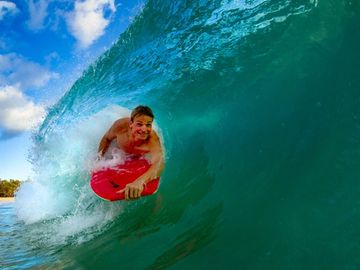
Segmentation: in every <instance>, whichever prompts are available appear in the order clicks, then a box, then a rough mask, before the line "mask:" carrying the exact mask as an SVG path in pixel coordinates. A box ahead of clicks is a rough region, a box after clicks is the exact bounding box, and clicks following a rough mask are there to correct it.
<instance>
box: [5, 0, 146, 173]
mask: <svg viewBox="0 0 360 270" xmlns="http://www.w3.org/2000/svg"><path fill="white" fill-rule="evenodd" d="M143 2H144V0H142V1H141V0H118V1H116V0H81V1H80V0H76V1H68V0H27V1H25V0H23V1H10V0H9V1H0V178H1V179H20V180H26V179H28V178H31V174H32V173H31V165H30V164H29V163H28V161H27V156H28V151H29V148H30V147H31V140H30V137H31V132H32V131H33V130H34V129H36V127H37V126H38V125H39V124H41V122H42V121H43V119H44V117H45V116H46V112H47V109H48V108H49V107H50V106H51V105H53V104H54V103H56V101H57V100H58V99H59V98H60V97H61V96H62V95H63V94H64V93H65V92H66V91H67V90H68V89H69V88H70V87H71V86H72V84H73V83H74V82H75V80H76V79H77V78H79V77H80V76H81V74H82V72H83V71H84V69H86V67H87V66H88V65H89V64H90V63H92V62H93V61H94V60H95V59H96V58H97V57H98V56H99V55H101V54H102V53H103V52H104V51H105V50H106V49H108V48H110V47H111V44H112V43H113V42H115V41H116V40H117V39H118V37H119V35H120V34H121V33H122V32H123V31H124V30H125V29H126V28H127V27H128V25H129V24H130V23H131V21H132V20H133V18H134V17H135V16H136V15H137V14H139V13H140V12H141V9H142V7H143V5H144V4H143Z"/></svg>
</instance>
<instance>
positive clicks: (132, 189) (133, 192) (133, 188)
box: [116, 180, 144, 200]
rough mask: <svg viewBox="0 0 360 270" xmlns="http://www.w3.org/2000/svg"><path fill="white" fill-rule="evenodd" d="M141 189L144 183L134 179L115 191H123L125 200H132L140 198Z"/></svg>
mask: <svg viewBox="0 0 360 270" xmlns="http://www.w3.org/2000/svg"><path fill="white" fill-rule="evenodd" d="M143 190H144V183H143V182H142V181H139V180H136V181H134V182H132V183H129V184H127V185H126V186H125V188H123V189H121V190H119V191H117V192H116V193H122V192H124V195H125V200H133V199H138V198H140V196H141V193H142V192H143Z"/></svg>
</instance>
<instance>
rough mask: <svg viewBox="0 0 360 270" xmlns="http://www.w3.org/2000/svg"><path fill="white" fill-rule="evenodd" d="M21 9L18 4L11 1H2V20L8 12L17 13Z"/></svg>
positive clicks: (0, 6)
mask: <svg viewBox="0 0 360 270" xmlns="http://www.w3.org/2000/svg"><path fill="white" fill-rule="evenodd" d="M18 11H19V10H18V9H17V7H16V4H15V3H13V2H10V1H0V21H1V20H2V19H3V18H4V17H5V15H6V14H12V15H13V14H15V13H17V12H18Z"/></svg>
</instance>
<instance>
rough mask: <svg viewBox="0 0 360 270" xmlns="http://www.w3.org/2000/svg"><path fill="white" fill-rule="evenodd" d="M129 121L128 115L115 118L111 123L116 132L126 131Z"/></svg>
mask: <svg viewBox="0 0 360 270" xmlns="http://www.w3.org/2000/svg"><path fill="white" fill-rule="evenodd" d="M129 121H130V118H129V117H125V118H120V119H118V120H116V121H115V122H114V125H113V128H114V130H116V131H117V132H124V131H127V129H128V127H129Z"/></svg>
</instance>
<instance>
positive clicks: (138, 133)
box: [130, 105, 154, 141]
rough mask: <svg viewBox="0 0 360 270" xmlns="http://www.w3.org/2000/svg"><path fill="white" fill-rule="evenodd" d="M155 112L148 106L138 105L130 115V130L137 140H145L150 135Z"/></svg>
mask: <svg viewBox="0 0 360 270" xmlns="http://www.w3.org/2000/svg"><path fill="white" fill-rule="evenodd" d="M153 120H154V114H153V112H152V110H151V109H150V108H149V107H147V106H142V105H140V106H137V107H136V108H135V109H134V110H133V111H132V112H131V116H130V131H131V135H132V137H133V139H134V140H135V141H145V140H147V139H148V138H149V137H150V134H151V131H152V122H153Z"/></svg>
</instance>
